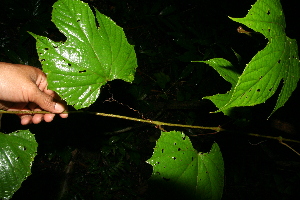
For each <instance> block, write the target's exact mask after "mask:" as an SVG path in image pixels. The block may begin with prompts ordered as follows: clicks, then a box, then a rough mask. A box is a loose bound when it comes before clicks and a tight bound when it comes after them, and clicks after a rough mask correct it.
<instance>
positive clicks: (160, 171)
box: [147, 131, 224, 199]
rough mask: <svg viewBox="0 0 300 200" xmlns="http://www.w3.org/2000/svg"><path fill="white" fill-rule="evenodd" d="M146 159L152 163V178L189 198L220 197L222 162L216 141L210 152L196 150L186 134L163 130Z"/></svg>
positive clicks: (221, 191)
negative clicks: (183, 192) (184, 193)
mask: <svg viewBox="0 0 300 200" xmlns="http://www.w3.org/2000/svg"><path fill="white" fill-rule="evenodd" d="M147 162H148V163H149V164H151V165H152V166H153V174H152V176H151V178H150V180H152V181H153V180H154V181H162V182H165V183H166V184H168V185H171V186H172V187H174V188H177V189H179V190H182V191H187V192H188V193H189V194H190V195H191V196H190V197H191V198H192V199H221V197H222V193H223V185H224V163H223V158H222V154H221V151H220V148H219V146H218V145H217V143H214V144H213V146H212V148H211V151H210V152H209V153H198V152H197V151H196V150H195V149H194V148H193V146H192V143H191V141H190V139H189V138H188V136H186V135H185V134H183V133H180V132H176V131H171V132H162V133H161V137H160V138H159V139H158V141H157V143H156V147H155V149H154V153H153V156H152V157H151V158H150V159H149V160H147Z"/></svg>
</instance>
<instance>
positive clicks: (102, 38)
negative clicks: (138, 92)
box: [31, 0, 137, 109]
mask: <svg viewBox="0 0 300 200" xmlns="http://www.w3.org/2000/svg"><path fill="white" fill-rule="evenodd" d="M95 12H96V19H97V22H98V26H97V25H96V22H95V16H94V15H93V12H92V11H91V9H90V8H89V6H88V5H87V4H86V3H83V2H81V1H79V0H59V1H57V2H56V3H55V4H54V6H53V12H52V21H53V22H54V24H55V25H56V26H57V28H58V29H59V30H60V31H61V32H62V33H63V34H64V35H65V36H66V37H67V40H66V41H65V42H54V41H52V40H50V39H48V38H46V37H42V36H38V35H35V34H33V33H31V35H32V36H34V37H35V39H36V40H37V52H38V55H39V58H40V61H41V63H42V65H43V70H44V72H45V73H47V75H48V82H49V88H50V89H52V90H55V91H56V92H57V93H58V94H59V95H60V96H61V97H62V98H63V99H64V100H66V101H67V103H68V104H69V105H74V107H75V108H76V109H80V108H84V107H88V106H90V105H91V104H92V103H94V102H95V101H96V99H97V97H98V96H99V94H100V87H101V86H102V85H104V84H106V82H107V81H111V80H114V79H122V80H124V81H127V82H132V81H133V79H134V73H135V69H136V67H137V61H136V56H135V51H134V48H133V46H132V45H130V44H129V43H128V42H127V39H126V37H125V34H124V32H123V30H122V28H121V27H119V26H117V25H116V24H115V22H113V21H112V20H111V19H110V18H108V17H106V16H105V15H103V14H101V13H99V11H97V10H96V11H95Z"/></svg>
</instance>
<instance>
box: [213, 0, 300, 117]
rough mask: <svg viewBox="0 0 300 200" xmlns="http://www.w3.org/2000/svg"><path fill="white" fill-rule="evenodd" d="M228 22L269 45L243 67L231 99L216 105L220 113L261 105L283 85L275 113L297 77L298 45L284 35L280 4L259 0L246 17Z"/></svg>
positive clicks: (298, 71)
mask: <svg viewBox="0 0 300 200" xmlns="http://www.w3.org/2000/svg"><path fill="white" fill-rule="evenodd" d="M231 19H232V20H234V21H236V22H239V23H242V24H244V25H246V26H248V27H249V28H251V29H253V30H254V31H256V32H259V33H261V34H263V35H264V36H265V37H266V38H267V39H268V40H269V42H268V44H267V46H266V47H265V48H264V49H263V50H262V51H259V52H258V53H257V54H256V55H255V56H254V57H253V58H252V60H251V61H250V62H249V64H247V65H246V67H245V69H244V72H243V73H242V74H241V75H240V76H239V78H238V81H237V83H236V85H234V87H233V88H232V89H231V91H230V92H229V94H230V98H229V99H228V97H227V96H226V98H224V101H227V102H226V103H225V104H224V105H217V104H216V105H217V106H218V107H219V111H224V110H226V109H228V108H232V107H239V106H253V105H256V104H260V103H264V102H265V101H266V100H267V99H268V98H270V97H271V96H272V95H273V94H274V93H275V91H276V90H277V88H278V86H279V84H280V82H283V87H282V89H281V92H280V94H279V97H278V100H277V103H276V106H275V108H274V110H273V112H275V111H276V110H277V109H278V108H280V107H282V106H283V105H284V104H285V102H286V101H287V100H288V98H289V97H290V96H291V94H292V92H293V91H294V90H295V88H296V87H297V82H298V81H299V78H300V70H299V58H298V46H297V42H296V40H293V39H290V38H289V37H287V36H286V35H285V26H286V24H285V19H284V14H283V11H282V7H281V5H280V1H279V0H258V1H257V2H256V3H255V4H254V5H253V6H252V8H251V10H250V11H249V13H248V14H247V15H246V17H244V18H231ZM214 60H215V59H212V60H209V61H208V62H210V63H211V62H213V61H214ZM221 75H222V76H223V77H224V75H223V74H221ZM224 78H225V77H224ZM225 79H226V78H225ZM227 81H229V80H227ZM229 82H230V81H229ZM273 112H272V113H273Z"/></svg>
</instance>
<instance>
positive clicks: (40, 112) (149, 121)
mask: <svg viewBox="0 0 300 200" xmlns="http://www.w3.org/2000/svg"><path fill="white" fill-rule="evenodd" d="M0 113H3V114H19V115H20V114H21V115H22V114H29V115H32V114H54V113H51V112H47V111H5V110H0ZM61 114H92V115H99V116H104V117H113V118H120V119H126V120H132V121H137V122H142V123H148V124H153V125H156V126H176V127H184V128H198V129H208V130H214V131H216V132H220V131H225V130H224V129H222V128H221V127H206V126H192V125H184V124H172V123H166V122H160V121H152V120H146V119H138V118H134V117H127V116H122V115H115V114H107V113H99V112H89V111H65V112H62V113H61Z"/></svg>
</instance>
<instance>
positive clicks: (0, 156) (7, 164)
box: [0, 130, 38, 199]
mask: <svg viewBox="0 0 300 200" xmlns="http://www.w3.org/2000/svg"><path fill="white" fill-rule="evenodd" d="M37 146H38V145H37V143H36V141H35V138H34V135H33V134H32V133H30V131H28V130H23V131H16V132H13V133H10V134H3V133H0V166H1V167H0V199H2V198H3V199H9V198H11V197H12V195H13V194H14V193H15V192H16V191H17V190H18V189H19V188H20V187H21V184H22V182H23V181H24V180H25V179H26V178H27V177H28V176H29V175H30V173H31V172H30V168H31V164H32V161H33V158H34V157H35V156H36V151H37Z"/></svg>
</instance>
